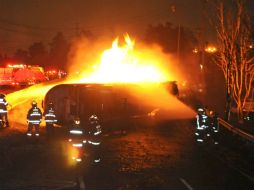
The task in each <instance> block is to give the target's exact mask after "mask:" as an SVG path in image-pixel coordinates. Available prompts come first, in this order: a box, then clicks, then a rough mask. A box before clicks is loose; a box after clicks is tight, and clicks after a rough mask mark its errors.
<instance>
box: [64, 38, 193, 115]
mask: <svg viewBox="0 0 254 190" xmlns="http://www.w3.org/2000/svg"><path fill="white" fill-rule="evenodd" d="M111 43H112V39H111V40H108V39H99V40H96V41H90V40H88V39H82V40H79V41H76V42H75V43H74V44H73V47H72V49H71V53H70V57H69V58H70V64H69V65H71V67H70V68H69V71H70V73H77V72H79V73H86V75H85V76H89V74H92V71H93V65H98V64H100V61H101V60H100V59H101V55H102V53H103V52H104V51H105V49H109V48H111ZM124 43H125V42H123V41H121V39H119V46H120V47H121V45H123V44H124ZM131 54H132V55H130V58H131V59H132V58H133V57H134V58H136V57H137V58H138V59H137V60H138V63H139V64H148V65H149V64H150V65H155V66H156V67H158V68H160V71H162V72H163V75H164V76H166V79H167V81H183V80H184V77H182V76H183V74H182V73H181V69H180V68H179V65H178V64H177V63H176V61H175V60H174V58H173V56H172V55H169V54H165V53H164V52H163V51H162V49H161V48H160V47H159V46H158V45H147V44H144V43H141V42H136V43H135V46H134V51H133V52H131ZM130 61H133V60H130ZM144 74H145V73H144V72H142V71H140V75H144ZM81 76H82V77H83V76H84V75H81ZM129 77H130V78H131V77H132V73H129ZM72 78H73V77H72ZM77 81H79V79H77V80H76V82H77ZM73 82H75V80H74V81H73ZM121 82H122V81H121ZM161 82H165V81H161ZM101 83H103V81H101ZM115 83H117V81H115ZM134 86H135V87H134ZM134 86H133V85H130V86H129V89H128V91H129V94H130V95H131V96H133V97H135V99H137V100H138V102H139V103H141V104H143V105H148V106H152V107H155V108H157V109H156V110H160V111H159V112H164V114H165V113H166V115H167V116H168V118H171V119H180V118H193V117H195V112H194V111H193V110H192V109H190V108H189V107H188V106H186V105H185V104H183V103H182V102H181V101H179V100H178V99H177V98H176V97H175V96H172V95H171V94H170V93H169V92H168V91H167V89H166V88H165V85H161V84H160V83H137V85H134Z"/></svg>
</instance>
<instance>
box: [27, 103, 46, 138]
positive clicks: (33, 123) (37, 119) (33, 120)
mask: <svg viewBox="0 0 254 190" xmlns="http://www.w3.org/2000/svg"><path fill="white" fill-rule="evenodd" d="M41 120H42V112H41V110H40V108H38V107H37V103H36V102H35V101H33V102H32V108H30V109H29V111H28V113H27V123H28V130H27V136H32V134H33V133H32V130H33V127H34V128H35V136H37V137H38V136H39V126H40V123H41Z"/></svg>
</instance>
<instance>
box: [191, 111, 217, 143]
mask: <svg viewBox="0 0 254 190" xmlns="http://www.w3.org/2000/svg"><path fill="white" fill-rule="evenodd" d="M218 135H219V122H218V114H217V113H216V112H214V111H209V110H208V109H207V108H203V107H200V108H198V110H197V116H196V131H195V137H196V141H197V142H198V143H205V142H208V141H209V140H211V141H212V142H213V143H214V144H215V145H217V144H219V139H218V138H219V136H218Z"/></svg>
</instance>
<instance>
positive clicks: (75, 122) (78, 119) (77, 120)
mask: <svg viewBox="0 0 254 190" xmlns="http://www.w3.org/2000/svg"><path fill="white" fill-rule="evenodd" d="M73 121H74V124H76V125H79V124H80V118H79V117H75V118H74V119H73Z"/></svg>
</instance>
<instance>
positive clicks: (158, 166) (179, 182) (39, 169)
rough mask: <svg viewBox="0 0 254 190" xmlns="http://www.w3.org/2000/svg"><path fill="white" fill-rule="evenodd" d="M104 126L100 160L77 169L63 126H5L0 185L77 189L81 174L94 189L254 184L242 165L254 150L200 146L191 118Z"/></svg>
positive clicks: (0, 144)
mask: <svg viewBox="0 0 254 190" xmlns="http://www.w3.org/2000/svg"><path fill="white" fill-rule="evenodd" d="M16 125H18V124H16ZM103 127H104V128H103V129H104V137H103V146H102V148H103V149H102V162H101V164H100V165H99V166H97V167H94V168H90V167H88V166H86V165H83V166H82V167H80V168H82V169H80V171H79V175H78V174H77V171H76V169H77V168H75V167H74V166H69V165H68V163H67V159H66V158H67V157H68V151H67V149H66V138H65V137H64V133H63V131H64V130H63V128H58V129H56V133H55V138H53V139H51V140H50V141H49V140H48V139H47V138H46V136H45V134H44V129H41V132H42V134H41V136H40V138H39V139H28V138H27V137H26V135H25V129H26V126H24V125H19V126H16V127H13V128H10V129H3V130H1V131H0V133H1V134H2V136H1V140H0V148H1V156H0V162H1V165H0V189H1V190H2V189H3V190H12V189H20V190H23V189H24V190H30V189H31V190H32V189H33V190H34V189H38V190H43V189H49V190H56V189H77V188H76V187H77V186H78V184H77V177H78V176H80V177H82V179H83V180H84V182H85V184H86V187H87V188H86V189H90V190H93V189H96V190H97V189H98V190H104V189H105V190H129V189H131V190H143V189H144V190H155V189H156V190H157V189H161V190H164V189H165V190H166V189H176V190H178V189H179V190H182V189H183V190H184V189H185V190H186V189H187V190H188V189H189V190H191V189H200V190H203V189H206V190H213V189H216V190H220V189H246V190H248V189H253V185H254V179H253V177H252V176H253V174H252V169H253V165H251V163H250V162H248V164H249V165H247V164H242V167H239V163H245V162H247V161H248V159H245V158H246V157H250V156H251V155H244V157H243V156H240V155H239V151H238V150H237V151H236V152H237V153H234V150H231V149H229V148H228V147H227V146H226V144H222V143H221V144H220V145H219V146H216V147H215V146H212V145H211V144H210V145H207V146H197V144H196V143H195V141H194V135H193V133H194V127H193V121H190V120H178V121H173V120H168V121H165V120H164V121H159V120H154V119H152V118H139V119H133V120H128V121H119V122H114V123H113V124H110V123H108V124H105V125H104V126H103ZM16 128H19V129H20V130H18V131H16V130H14V131H13V129H16ZM22 129H23V130H22ZM224 145H225V146H224ZM237 155H238V156H237ZM246 160H247V161H246ZM246 167H248V168H246Z"/></svg>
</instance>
